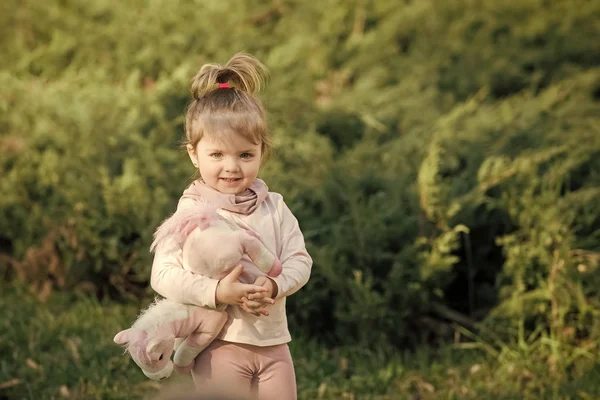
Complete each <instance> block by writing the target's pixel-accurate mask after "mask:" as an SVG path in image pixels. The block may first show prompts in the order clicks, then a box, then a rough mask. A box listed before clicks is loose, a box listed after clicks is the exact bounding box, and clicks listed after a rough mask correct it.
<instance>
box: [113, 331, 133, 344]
mask: <svg viewBox="0 0 600 400" xmlns="http://www.w3.org/2000/svg"><path fill="white" fill-rule="evenodd" d="M135 336H137V335H136V334H135V332H134V331H133V329H131V328H129V329H126V330H124V331H121V332H119V333H117V334H116V335H115V337H114V339H113V340H114V342H115V343H116V344H127V343H129V342H132V341H133V339H134V337H135Z"/></svg>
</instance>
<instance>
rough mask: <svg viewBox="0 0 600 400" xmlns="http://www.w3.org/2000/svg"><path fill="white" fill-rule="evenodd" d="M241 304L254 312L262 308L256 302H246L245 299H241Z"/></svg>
mask: <svg viewBox="0 0 600 400" xmlns="http://www.w3.org/2000/svg"><path fill="white" fill-rule="evenodd" d="M242 303H243V304H244V305H245V306H246V307H248V308H250V309H251V310H256V309H257V308H259V307H262V304H263V303H259V302H258V301H254V300H248V299H247V298H246V297H244V298H242Z"/></svg>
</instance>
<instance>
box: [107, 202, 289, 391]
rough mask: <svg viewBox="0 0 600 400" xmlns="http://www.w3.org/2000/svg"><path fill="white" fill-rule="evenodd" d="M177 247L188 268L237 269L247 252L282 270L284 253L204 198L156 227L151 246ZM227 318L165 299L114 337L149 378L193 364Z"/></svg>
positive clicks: (213, 272) (265, 267)
mask: <svg viewBox="0 0 600 400" xmlns="http://www.w3.org/2000/svg"><path fill="white" fill-rule="evenodd" d="M175 247H179V248H180V249H182V259H183V266H184V268H186V269H189V270H191V271H192V272H194V273H197V274H201V275H204V276H207V277H210V278H214V279H221V278H223V277H224V276H226V275H227V274H228V273H229V272H231V270H232V269H233V268H234V267H235V266H237V265H238V264H240V261H241V259H242V257H243V256H244V255H245V254H247V255H248V256H249V257H250V259H251V260H252V262H253V263H254V264H255V265H256V267H258V269H260V270H261V271H262V272H264V273H266V274H267V275H269V276H272V277H275V276H277V275H279V274H280V273H281V270H282V265H281V262H280V261H279V259H278V258H277V257H276V256H275V255H273V253H271V252H270V251H269V250H268V249H267V248H266V247H265V246H264V245H263V244H262V243H261V241H260V240H259V237H258V236H257V235H256V234H255V233H254V232H252V231H249V230H242V229H239V228H238V227H237V226H236V225H234V224H232V223H230V222H228V221H227V220H225V219H224V218H222V217H221V216H220V215H219V214H218V213H217V211H216V209H215V208H213V207H211V206H209V205H208V204H204V203H200V204H198V205H196V206H195V207H190V208H186V209H183V210H179V211H177V212H175V214H173V215H172V216H171V217H169V218H168V219H167V220H165V221H164V222H163V223H162V224H161V226H160V227H159V228H158V229H157V230H156V233H155V235H154V242H153V243H152V246H151V248H150V249H151V251H153V252H154V251H156V249H158V248H164V249H165V250H169V249H173V248H175ZM226 321H227V313H226V312H225V311H224V309H221V310H213V309H208V308H204V307H199V306H194V305H186V304H179V303H176V302H173V301H171V300H168V299H160V300H156V301H155V302H154V303H153V304H152V305H151V306H150V307H148V308H147V309H146V310H144V311H142V312H141V313H140V315H139V317H138V318H137V319H136V321H135V322H134V324H133V325H132V327H131V328H129V329H126V330H124V331H121V332H119V333H118V334H117V335H116V336H115V338H114V341H115V343H117V344H120V345H124V346H125V351H126V352H129V354H130V356H131V358H132V359H133V360H134V361H135V363H136V364H137V365H138V366H139V367H140V368H141V369H142V371H143V372H144V374H145V375H146V376H147V377H148V378H150V379H153V380H161V379H165V378H167V377H169V376H170V375H171V373H172V371H173V368H174V366H175V367H176V368H177V370H179V371H180V372H186V371H189V370H191V369H192V367H193V366H194V360H195V358H196V356H197V355H198V354H200V352H202V350H204V349H205V348H206V346H208V345H209V344H210V343H211V342H212V341H213V340H214V338H215V337H216V336H217V335H218V334H219V332H220V331H221V329H222V328H223V326H224V324H225V322H226ZM178 339H179V340H178ZM181 339H183V341H181ZM179 343H180V344H179ZM174 350H175V355H174V356H173V360H172V361H171V355H172V353H173V351H174Z"/></svg>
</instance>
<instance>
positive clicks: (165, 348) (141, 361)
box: [114, 328, 175, 381]
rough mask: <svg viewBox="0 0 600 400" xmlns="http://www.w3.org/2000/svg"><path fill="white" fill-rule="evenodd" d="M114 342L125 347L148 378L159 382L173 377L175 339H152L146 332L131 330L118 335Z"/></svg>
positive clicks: (158, 337)
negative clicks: (172, 355)
mask: <svg viewBox="0 0 600 400" xmlns="http://www.w3.org/2000/svg"><path fill="white" fill-rule="evenodd" d="M114 341H115V343H117V344H121V345H125V348H126V350H127V351H128V352H129V354H131V358H132V359H133V361H135V363H136V364H137V365H138V366H139V367H140V368H141V369H142V371H143V372H144V374H145V375H146V376H147V377H148V378H150V379H152V380H155V381H159V380H162V379H165V378H168V377H169V376H171V373H172V372H173V362H172V361H171V354H172V353H173V346H174V344H175V339H174V338H172V337H160V336H157V337H153V338H150V337H149V336H148V334H147V333H146V332H145V331H143V330H139V329H136V328H130V329H126V330H124V331H121V332H119V333H117V335H116V336H115V338H114Z"/></svg>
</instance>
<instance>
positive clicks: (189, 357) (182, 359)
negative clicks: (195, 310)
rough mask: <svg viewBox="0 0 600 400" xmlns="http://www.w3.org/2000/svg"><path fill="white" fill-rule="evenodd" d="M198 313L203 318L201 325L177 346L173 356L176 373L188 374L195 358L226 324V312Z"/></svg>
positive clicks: (203, 311) (204, 311)
mask: <svg viewBox="0 0 600 400" xmlns="http://www.w3.org/2000/svg"><path fill="white" fill-rule="evenodd" d="M200 312H202V315H203V316H204V318H203V321H202V325H201V326H200V328H199V329H198V331H196V332H193V333H191V334H190V335H189V336H188V337H187V338H186V339H185V340H184V341H183V343H181V345H179V347H178V348H177V350H176V351H175V355H174V356H173V363H174V364H175V368H176V370H177V371H178V372H188V371H190V370H191V369H192V368H193V366H194V360H195V359H196V356H198V354H200V353H201V352H202V350H204V349H205V348H206V347H207V346H208V345H209V344H211V343H212V341H213V340H214V339H215V338H216V337H217V335H218V334H219V332H221V329H223V325H225V322H227V313H226V312H223V311H215V310H210V311H208V310H201V311H200Z"/></svg>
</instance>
